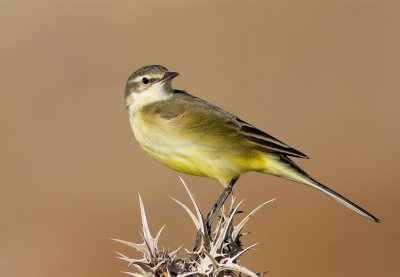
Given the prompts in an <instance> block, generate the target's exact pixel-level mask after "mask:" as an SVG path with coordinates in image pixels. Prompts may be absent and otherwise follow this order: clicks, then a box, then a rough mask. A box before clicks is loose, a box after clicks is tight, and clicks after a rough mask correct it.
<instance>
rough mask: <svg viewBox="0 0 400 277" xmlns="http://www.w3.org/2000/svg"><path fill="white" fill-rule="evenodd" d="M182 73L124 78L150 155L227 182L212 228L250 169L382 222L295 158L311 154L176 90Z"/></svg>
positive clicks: (154, 69)
mask: <svg viewBox="0 0 400 277" xmlns="http://www.w3.org/2000/svg"><path fill="white" fill-rule="evenodd" d="M178 75H179V73H177V72H172V71H169V70H168V69H167V68H166V67H164V66H161V65H148V66H144V67H142V68H140V69H138V70H136V71H135V72H134V73H133V74H132V75H130V76H129V78H128V80H127V82H126V87H125V106H126V108H127V110H128V113H129V121H130V125H131V128H132V131H133V134H134V136H135V138H136V140H137V142H138V143H139V145H140V146H141V147H142V148H143V149H144V151H145V152H147V153H148V154H149V155H150V156H151V157H152V158H154V159H155V160H156V161H158V162H160V163H161V164H163V165H165V166H167V167H169V168H171V169H173V170H176V171H178V172H183V173H186V174H190V175H196V176H202V177H209V178H212V179H215V180H217V181H219V182H220V183H221V184H222V185H223V187H224V188H225V189H224V191H223V193H222V194H221V196H220V197H219V198H218V201H217V202H216V203H215V205H214V206H213V209H212V210H211V211H210V213H209V214H208V216H207V219H206V224H207V226H208V227H210V226H211V223H212V221H213V220H214V218H215V217H216V215H217V212H218V210H219V209H220V208H221V206H222V205H223V203H224V202H225V200H226V198H227V197H228V195H229V194H230V193H231V191H232V189H233V185H234V184H235V183H236V181H237V180H238V179H239V177H240V176H241V175H242V174H244V173H246V172H249V171H256V172H261V173H265V174H270V175H274V176H278V177H282V178H284V179H288V180H290V181H294V182H297V183H301V184H305V185H308V186H311V187H313V188H315V189H317V190H319V191H322V192H324V193H325V194H327V195H328V196H330V197H332V198H333V199H335V200H337V201H338V202H340V203H341V204H343V205H345V206H346V207H348V208H350V209H352V210H353V211H355V212H357V213H359V214H361V215H363V216H365V217H367V218H368V219H371V220H373V221H375V222H379V219H378V218H376V217H375V216H373V215H372V214H371V213H369V212H367V211H366V210H364V209H363V208H361V207H360V206H358V205H356V204H355V203H353V202H352V201H350V200H348V199H346V198H345V197H344V196H342V195H340V194H339V193H337V192H335V191H334V190H332V189H330V188H328V187H327V186H325V185H323V184H322V183H320V182H318V181H317V180H315V179H314V178H312V177H311V176H310V175H309V174H307V173H306V172H305V171H304V170H303V169H301V168H300V167H299V166H298V165H296V164H295V162H294V161H293V160H292V158H303V159H308V158H309V157H308V156H307V155H305V154H303V153H302V152H300V151H298V150H296V149H294V148H292V147H290V146H289V145H287V144H285V143H283V142H282V141H280V140H278V139H276V138H275V137H273V136H271V135H269V134H267V133H265V132H263V131H261V130H259V129H258V128H256V127H254V126H253V125H251V124H249V123H247V122H245V121H243V120H241V119H240V118H238V117H237V116H235V115H233V114H231V113H229V112H227V111H225V110H223V109H221V108H219V107H217V106H215V105H213V104H211V103H208V102H207V101H205V100H202V99H201V98H198V97H196V96H193V95H191V94H189V93H187V92H186V91H183V90H177V89H174V88H172V85H171V81H172V79H174V78H175V77H177V76H178Z"/></svg>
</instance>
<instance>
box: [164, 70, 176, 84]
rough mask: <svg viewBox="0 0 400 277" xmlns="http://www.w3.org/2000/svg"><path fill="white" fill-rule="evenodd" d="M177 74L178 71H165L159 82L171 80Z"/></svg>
mask: <svg viewBox="0 0 400 277" xmlns="http://www.w3.org/2000/svg"><path fill="white" fill-rule="evenodd" d="M178 75H179V73H178V72H165V74H164V77H162V78H161V79H160V82H165V81H168V80H171V79H173V78H175V77H176V76H178Z"/></svg>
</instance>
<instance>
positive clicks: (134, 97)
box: [126, 81, 173, 114]
mask: <svg viewBox="0 0 400 277" xmlns="http://www.w3.org/2000/svg"><path fill="white" fill-rule="evenodd" d="M172 94H173V89H172V87H171V82H170V81H167V82H165V83H155V84H153V85H152V86H151V87H150V88H148V89H147V90H144V91H143V92H141V93H131V94H130V95H129V96H128V97H127V98H126V106H127V107H128V110H129V113H130V114H135V113H136V111H137V110H139V109H140V108H141V107H143V106H145V105H147V104H150V103H153V102H156V101H161V100H166V99H168V98H170V97H172Z"/></svg>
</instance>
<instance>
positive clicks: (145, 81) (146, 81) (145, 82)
mask: <svg viewBox="0 0 400 277" xmlns="http://www.w3.org/2000/svg"><path fill="white" fill-rule="evenodd" d="M142 82H143V84H145V85H147V84H148V83H149V79H147V78H146V77H143V79H142Z"/></svg>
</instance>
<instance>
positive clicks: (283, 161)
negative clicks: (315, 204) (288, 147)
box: [265, 155, 380, 222]
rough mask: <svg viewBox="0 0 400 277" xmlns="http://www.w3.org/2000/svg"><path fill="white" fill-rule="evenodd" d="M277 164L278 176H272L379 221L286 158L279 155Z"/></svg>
mask: <svg viewBox="0 0 400 277" xmlns="http://www.w3.org/2000/svg"><path fill="white" fill-rule="evenodd" d="M279 163H280V165H281V170H280V174H273V175H278V176H280V177H283V178H286V179H289V180H292V181H295V182H298V183H302V184H306V185H309V186H312V187H314V188H316V189H318V190H320V191H322V192H324V193H326V194H327V195H329V196H330V197H332V198H333V199H335V200H336V201H338V202H339V203H341V204H343V205H345V206H346V207H348V208H350V209H352V210H353V211H355V212H356V213H358V214H360V215H363V216H365V217H367V218H369V219H371V220H373V221H375V222H379V221H380V220H379V219H378V218H376V217H375V216H373V215H372V214H370V213H369V212H367V211H366V210H364V209H363V208H361V207H360V206H358V205H357V204H355V203H353V202H352V201H350V200H348V199H347V198H345V197H344V196H342V195H340V194H339V193H337V192H335V191H333V190H332V189H330V188H328V187H327V186H325V185H323V184H321V183H320V182H318V181H316V180H315V179H313V178H312V177H311V176H309V175H308V174H307V173H306V172H305V171H304V170H302V169H301V168H300V167H298V166H297V165H296V164H295V163H294V162H293V161H292V160H291V159H289V158H288V157H286V156H283V155H280V156H279ZM265 173H269V174H271V173H270V172H265Z"/></svg>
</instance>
